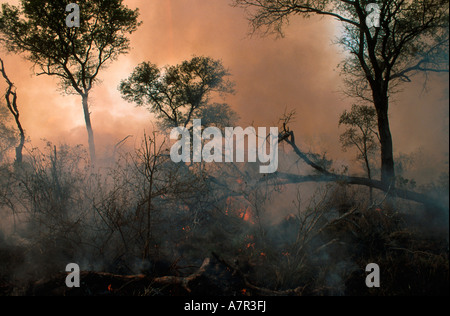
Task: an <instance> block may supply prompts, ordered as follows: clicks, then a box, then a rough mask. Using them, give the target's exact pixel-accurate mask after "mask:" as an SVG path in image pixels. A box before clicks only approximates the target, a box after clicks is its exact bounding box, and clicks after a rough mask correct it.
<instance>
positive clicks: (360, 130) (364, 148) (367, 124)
mask: <svg viewBox="0 0 450 316" xmlns="http://www.w3.org/2000/svg"><path fill="white" fill-rule="evenodd" d="M376 115H377V113H376V112H375V108H373V107H369V106H365V105H356V104H355V105H353V106H352V110H351V111H350V112H347V111H344V113H342V115H341V117H340V119H339V126H341V125H345V126H347V127H348V128H347V129H346V131H345V132H344V133H342V134H341V137H340V140H341V144H342V148H343V150H347V148H351V147H356V149H357V151H358V154H357V156H356V159H358V160H361V161H362V162H363V163H364V167H365V169H366V172H367V177H368V178H369V180H372V169H371V166H370V159H371V156H372V155H373V154H374V153H375V152H376V150H377V149H378V144H379V143H378V142H379V140H380V138H379V137H378V133H377V132H376V131H375V129H376V124H377V123H376ZM370 201H372V188H370Z"/></svg>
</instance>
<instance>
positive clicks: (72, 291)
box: [27, 258, 210, 296]
mask: <svg viewBox="0 0 450 316" xmlns="http://www.w3.org/2000/svg"><path fill="white" fill-rule="evenodd" d="M209 263H210V259H209V258H206V259H205V260H204V261H203V263H202V265H201V266H200V268H199V269H198V270H197V271H196V272H195V273H193V274H191V275H188V276H186V277H181V276H162V277H151V276H149V275H145V274H137V275H119V274H112V273H107V272H93V271H82V272H81V273H80V281H81V282H80V283H81V287H80V288H68V287H67V286H66V284H65V280H66V277H67V274H66V273H59V274H58V275H56V276H54V277H52V278H44V279H41V280H39V281H37V282H35V283H33V284H31V285H30V287H29V289H28V291H27V295H33V296H89V295H91V296H104V295H131V293H134V294H135V292H136V291H143V290H144V289H146V288H148V287H155V288H157V287H158V285H171V286H181V287H182V288H183V289H184V290H186V292H187V293H191V289H190V288H189V283H190V282H192V281H194V280H195V279H197V278H198V277H200V276H201V275H202V274H203V273H204V272H205V271H206V268H207V267H208V265H209Z"/></svg>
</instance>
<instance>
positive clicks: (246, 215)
mask: <svg viewBox="0 0 450 316" xmlns="http://www.w3.org/2000/svg"><path fill="white" fill-rule="evenodd" d="M239 212H240V213H239V217H240V218H242V219H243V220H244V221H246V222H251V223H253V221H252V216H251V207H250V206H249V207H247V209H242V210H240V211H239Z"/></svg>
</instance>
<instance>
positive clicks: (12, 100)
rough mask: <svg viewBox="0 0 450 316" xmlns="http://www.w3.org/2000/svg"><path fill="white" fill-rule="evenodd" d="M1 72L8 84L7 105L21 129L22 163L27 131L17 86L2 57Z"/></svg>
mask: <svg viewBox="0 0 450 316" xmlns="http://www.w3.org/2000/svg"><path fill="white" fill-rule="evenodd" d="M0 73H1V74H2V76H3V78H4V79H5V81H6V84H7V85H8V87H7V89H6V93H5V100H6V107H7V108H8V110H9V112H10V113H11V114H12V116H13V117H14V121H15V123H16V126H17V129H18V131H19V144H18V145H17V147H16V162H17V163H19V164H20V163H22V159H23V155H22V151H23V146H24V145H25V131H24V129H23V127H22V123H21V122H20V112H19V107H18V106H17V92H16V88H15V87H14V83H12V82H11V80H9V77H8V75H7V74H6V70H5V64H4V63H3V60H2V59H1V58H0ZM7 131H8V129H6V130H4V132H7ZM6 138H8V137H6Z"/></svg>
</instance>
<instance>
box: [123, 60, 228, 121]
mask: <svg viewBox="0 0 450 316" xmlns="http://www.w3.org/2000/svg"><path fill="white" fill-rule="evenodd" d="M229 75H230V74H229V72H228V70H226V69H225V68H224V66H223V65H222V62H221V61H220V60H214V59H212V58H210V57H203V56H195V57H193V58H192V59H191V60H187V61H183V62H182V63H181V64H179V65H175V66H166V67H162V68H158V66H156V65H155V64H152V63H150V62H143V63H141V64H140V65H138V66H137V67H136V68H135V69H134V71H133V73H132V74H131V75H130V76H129V78H128V79H125V80H123V81H122V82H121V83H120V86H119V90H120V92H121V93H122V96H123V98H124V99H125V100H127V101H129V102H134V103H136V104H137V105H138V106H148V108H149V110H150V111H151V112H152V113H154V114H156V116H157V118H158V119H159V120H160V123H161V124H162V126H164V127H176V126H184V127H186V126H187V125H188V124H189V123H190V122H191V121H192V119H193V118H195V117H201V116H202V115H206V119H207V120H209V121H211V122H209V123H219V125H220V122H219V121H220V120H223V119H226V120H228V121H230V120H229V118H230V117H232V116H235V114H234V112H233V111H232V110H231V109H230V108H229V107H228V105H226V104H217V103H213V104H211V103H210V102H211V99H212V97H213V95H214V94H216V95H217V94H218V95H224V94H227V93H233V83H232V82H231V81H230V80H228V79H227V77H228V76H229ZM218 114H222V115H225V116H223V117H222V118H219V117H218ZM213 121H214V122H213ZM223 123H225V122H223V121H222V124H223Z"/></svg>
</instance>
